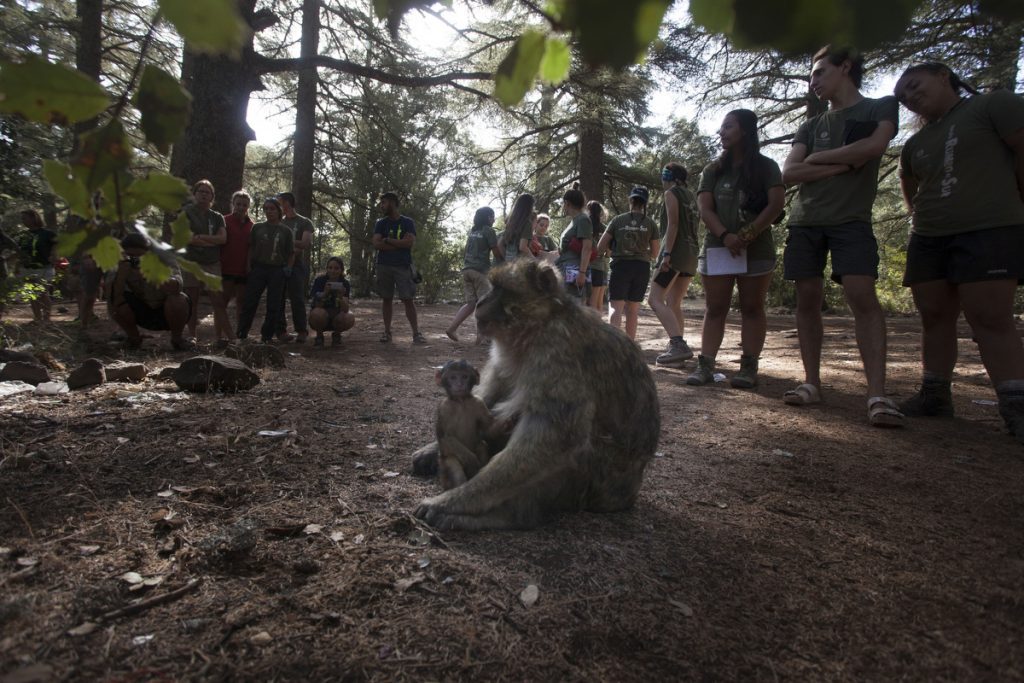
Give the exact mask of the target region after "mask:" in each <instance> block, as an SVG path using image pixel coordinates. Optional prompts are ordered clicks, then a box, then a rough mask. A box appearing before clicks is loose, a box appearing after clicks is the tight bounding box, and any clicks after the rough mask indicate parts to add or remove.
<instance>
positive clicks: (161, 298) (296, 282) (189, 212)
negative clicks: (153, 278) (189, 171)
mask: <svg viewBox="0 0 1024 683" xmlns="http://www.w3.org/2000/svg"><path fill="white" fill-rule="evenodd" d="M215 196H216V195H215V191H214V187H213V184H212V183H210V181H208V180H200V181H199V182H197V183H196V184H195V185H194V186H193V187H192V197H193V202H192V203H190V204H189V205H188V206H187V207H185V209H184V211H183V213H184V215H185V217H186V219H187V220H188V224H189V229H190V231H191V236H190V237H189V241H188V245H187V246H186V248H185V256H186V258H187V259H188V261H190V262H191V263H187V264H184V265H183V267H182V269H181V270H179V269H174V270H172V273H171V277H170V278H169V279H168V280H167V281H165V282H163V283H161V284H159V285H153V284H152V283H150V282H147V281H146V280H145V279H144V278H143V277H142V276H141V272H140V265H141V258H142V257H143V256H144V255H145V254H146V252H148V250H149V242H148V240H147V239H146V238H145V237H144V236H142V235H141V234H131V235H128V236H127V237H125V238H124V239H123V240H122V242H121V246H122V249H123V251H124V253H125V256H126V257H125V259H123V261H122V262H121V263H120V264H119V267H118V270H117V271H116V273H115V275H114V277H113V278H112V279H111V283H110V287H111V291H110V294H109V299H108V300H109V302H110V307H111V312H112V316H113V318H114V320H115V321H117V323H118V324H119V325H120V326H121V327H122V328H123V329H124V331H125V334H126V337H127V344H128V346H129V347H130V348H138V347H139V346H140V345H141V344H142V336H141V333H140V332H139V328H140V327H142V328H145V329H149V330H169V331H170V332H171V343H172V346H173V347H174V348H176V349H189V348H194V347H195V345H196V344H195V342H196V333H197V327H198V314H197V313H198V311H197V309H198V303H199V297H200V296H201V295H202V294H204V293H205V294H206V295H207V296H208V297H209V298H210V303H211V306H212V308H213V316H214V330H215V334H216V337H217V342H218V343H219V344H220V345H227V344H228V343H230V342H231V341H232V340H234V339H242V340H244V339H246V338H248V335H249V330H250V328H251V327H252V325H253V320H254V318H255V317H256V313H257V310H258V308H259V305H260V302H261V300H262V299H263V298H264V294H266V315H265V316H264V320H263V325H262V327H261V328H260V338H261V340H262V341H263V342H269V341H271V340H272V339H273V338H274V337H275V336H276V337H277V338H278V339H279V340H281V341H293V340H298V341H300V342H302V341H305V340H306V339H307V338H308V336H309V327H312V329H313V330H314V331H315V332H316V339H315V342H314V343H315V345H317V346H323V345H324V339H325V337H324V333H325V332H327V331H330V332H331V333H332V345H338V344H340V343H341V333H342V332H343V331H345V330H347V329H349V328H351V327H352V325H353V324H354V323H355V320H354V318H353V316H352V314H351V312H350V311H349V296H350V293H351V288H350V286H349V283H348V281H347V280H346V279H345V270H344V262H343V261H342V260H341V258H339V257H334V258H332V259H330V260H329V261H328V264H327V269H326V272H325V273H324V274H323V275H321V276H320V277H318V278H316V279H315V280H314V282H313V285H312V287H311V293H310V299H311V302H312V310H311V311H310V313H309V315H308V317H307V312H306V297H305V287H306V280H307V271H306V266H305V260H304V253H305V251H306V249H307V248H308V247H309V245H310V242H311V238H312V234H313V224H312V222H311V221H310V220H309V219H308V218H306V217H305V216H301V215H299V214H298V213H296V211H295V197H294V195H292V194H291V193H290V192H284V193H281V194H279V195H277V196H272V197H267V198H266V199H265V200H264V201H263V204H262V206H261V209H262V212H263V217H264V220H263V221H261V222H259V223H254V222H253V220H252V218H251V217H250V216H249V211H250V208H251V205H252V198H251V197H250V195H249V194H248V193H247V192H245V191H244V190H239V191H237V192H235V193H234V194H233V195H232V197H231V213H230V214H228V215H226V216H225V215H222V214H220V213H219V212H217V211H215V210H214V209H213V208H212V207H213V201H214V199H215ZM182 271H183V272H182ZM211 279H213V280H215V279H219V280H220V281H221V284H222V288H221V290H219V291H218V290H217V289H216V288H214V287H211V286H210V284H211ZM231 301H234V302H235V308H236V312H237V316H238V322H237V325H236V326H235V327H234V328H233V329H232V327H231V324H230V321H229V318H228V312H227V307H228V304H229V303H230V302H231ZM287 303H290V304H291V308H292V320H293V323H294V325H295V331H296V334H294V335H293V334H290V333H288V331H287V323H286V320H285V312H286V311H285V306H286V304H287ZM185 328H187V335H186V334H185Z"/></svg>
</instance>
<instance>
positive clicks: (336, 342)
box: [331, 332, 341, 346]
mask: <svg viewBox="0 0 1024 683" xmlns="http://www.w3.org/2000/svg"><path fill="white" fill-rule="evenodd" d="M331 346H341V332H332V333H331Z"/></svg>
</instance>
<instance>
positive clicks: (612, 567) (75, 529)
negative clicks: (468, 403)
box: [0, 301, 1024, 683]
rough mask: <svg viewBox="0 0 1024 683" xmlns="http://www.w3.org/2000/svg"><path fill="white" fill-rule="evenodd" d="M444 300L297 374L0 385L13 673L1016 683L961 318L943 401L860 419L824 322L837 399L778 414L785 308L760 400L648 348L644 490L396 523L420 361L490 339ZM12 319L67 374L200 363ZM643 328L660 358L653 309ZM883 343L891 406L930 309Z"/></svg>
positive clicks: (1006, 528)
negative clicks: (483, 523)
mask: <svg viewBox="0 0 1024 683" xmlns="http://www.w3.org/2000/svg"><path fill="white" fill-rule="evenodd" d="M700 304H701V302H700V301H696V302H689V303H688V305H693V306H694V309H693V310H692V311H691V312H690V315H689V317H688V325H689V329H688V330H687V338H688V339H689V340H690V342H691V344H694V343H696V342H697V341H698V340H699V323H700V320H699V316H700V310H699V306H700ZM72 310H73V307H72ZM454 312H455V308H454V307H453V306H443V305H439V306H424V307H421V308H420V316H421V317H420V319H421V324H422V327H423V329H424V330H425V332H426V333H427V335H428V338H429V340H430V345H429V346H427V347H413V346H412V345H411V343H410V335H409V332H408V327H407V325H406V323H405V320H404V317H403V316H401V313H400V312H398V315H396V323H395V332H396V338H395V341H394V343H393V344H391V345H387V346H385V345H382V344H380V343H378V342H377V336H378V335H379V333H380V330H381V326H380V323H379V313H378V310H377V304H376V303H374V302H372V301H366V302H359V303H357V307H356V313H357V316H358V322H357V327H356V329H355V330H353V331H352V332H351V333H348V334H346V341H345V344H344V347H343V348H341V349H330V348H328V349H326V350H314V349H313V348H312V346H311V345H301V346H300V345H294V344H293V345H287V346H283V347H282V348H283V349H284V350H285V351H286V352H287V353H286V355H287V361H288V367H287V368H286V369H284V370H280V371H275V370H262V371H260V374H261V377H262V380H263V381H262V383H261V384H260V385H259V386H258V387H257V388H255V389H254V390H252V391H249V392H247V393H244V394H236V395H208V396H196V395H183V394H175V393H172V392H173V391H174V385H173V384H169V383H166V382H157V381H156V380H154V379H149V380H147V381H146V382H144V383H141V384H138V385H115V384H106V385H102V386H100V387H96V388H94V389H92V390H88V391H79V392H73V393H72V394H70V395H64V396H61V397H50V398H39V397H33V396H31V395H24V394H23V395H19V396H15V397H11V398H7V399H0V546H2V548H0V681H21V682H22V683H24V682H26V681H46V680H106V681H154V680H156V681H176V680H239V681H264V680H341V681H361V680H381V681H383V680H387V681H392V680H509V681H527V680H529V681H534V680H538V681H548V680H558V681H651V680H678V679H682V680H694V679H699V680H776V679H796V680H927V681H935V680H949V681H972V680H984V681H1003V680H1007V681H1008V680H1021V679H1024V450H1022V449H1021V447H1020V446H1019V445H1017V444H1016V442H1014V441H1013V440H1012V439H1011V438H1010V437H1009V436H1008V435H1007V434H1006V433H1005V431H1004V429H1003V426H1002V423H1001V420H1000V419H999V417H998V414H997V411H996V408H995V406H993V405H989V404H987V403H984V402H985V401H990V400H991V399H993V398H994V395H993V392H992V391H991V389H990V387H989V385H988V383H987V379H986V377H985V375H984V371H983V368H982V367H981V364H980V360H979V357H978V354H977V349H976V347H975V346H974V344H973V343H972V342H971V340H970V335H969V333H968V331H967V329H966V327H964V328H962V330H961V340H960V349H961V362H960V365H959V368H958V370H959V372H958V376H957V379H956V383H955V385H954V391H955V398H956V410H957V418H956V419H955V420H952V421H945V422H943V421H939V422H935V421H927V420H918V421H912V422H911V424H910V425H909V427H908V428H907V429H904V430H900V431H890V430H880V429H872V428H870V427H869V426H867V423H866V411H865V405H864V397H863V395H862V391H863V389H862V382H861V379H860V374H859V359H858V355H857V351H856V347H855V344H854V339H853V332H852V321H851V320H849V319H847V318H842V317H829V318H827V321H826V324H827V328H826V353H827V361H826V371H825V381H826V383H827V387H826V401H827V403H826V405H824V406H821V407H814V408H805V409H800V408H792V407H789V406H786V405H784V404H783V403H782V401H781V400H780V397H781V396H782V393H783V391H785V390H786V389H788V388H791V387H792V386H793V385H794V384H795V381H796V380H797V379H798V378H799V377H800V376H801V373H800V361H799V356H798V350H797V341H796V337H795V331H794V330H793V327H794V322H793V319H792V316H789V315H778V316H773V317H772V319H771V321H770V322H771V331H770V333H769V337H768V343H767V346H766V348H765V351H764V355H763V360H762V366H761V367H762V380H761V385H760V386H759V387H758V388H757V389H756V390H755V391H741V390H735V389H731V388H730V387H729V386H728V384H727V383H720V384H717V385H714V386H709V387H702V388H693V387H688V386H686V385H685V383H684V381H683V380H684V378H685V374H686V372H687V371H688V370H687V371H675V370H660V369H659V370H655V372H654V376H655V379H656V381H657V385H658V390H659V394H660V397H661V411H662V425H663V431H662V435H661V442H660V447H659V454H658V457H657V458H655V459H654V460H653V461H652V462H651V464H650V466H649V467H648V469H647V473H646V478H645V482H644V486H643V488H642V490H641V495H640V499H639V501H638V503H637V505H636V507H635V509H633V510H631V511H629V512H626V513H621V514H610V515H596V514H572V515H566V516H563V517H561V518H559V519H556V520H554V521H552V522H551V523H550V524H547V525H546V526H543V527H541V528H539V529H536V530H534V531H527V532H521V531H517V532H500V533H494V532H489V533H463V532H459V533H444V534H434V533H431V532H430V530H429V529H427V528H425V527H422V526H421V525H419V524H418V523H417V522H415V521H414V520H413V519H412V518H411V517H410V514H409V513H410V511H411V510H412V509H413V508H414V507H415V505H416V503H417V501H419V500H420V499H421V498H423V497H425V496H428V495H431V494H433V493H434V492H435V491H437V490H438V485H437V483H436V482H435V481H432V480H423V479H417V478H414V477H412V476H411V475H410V472H409V464H410V460H409V455H410V453H411V452H412V451H413V450H414V449H415V448H416V447H418V446H420V445H422V444H423V443H425V442H427V441H430V440H431V432H432V418H433V411H434V406H435V404H436V402H437V400H438V398H439V392H438V390H437V389H436V388H435V387H434V384H433V372H434V370H433V368H434V366H436V365H438V364H440V363H441V362H443V361H444V360H447V359H450V358H454V357H466V358H468V359H470V360H472V361H473V362H475V363H477V364H483V363H484V361H485V351H484V350H482V349H481V348H479V347H474V346H470V345H455V344H453V343H451V342H450V341H449V340H447V339H446V338H445V337H444V336H443V330H444V328H445V326H446V325H447V323H448V321H449V320H450V318H451V316H452V315H453V314H454ZM12 313H13V315H12V316H10V319H13V320H14V321H15V322H19V321H20V322H21V323H22V324H21V325H19V326H16V327H8V332H10V333H13V334H14V335H15V336H16V337H17V338H18V339H17V341H20V342H26V341H31V342H33V343H34V345H35V350H36V351H41V350H49V351H51V352H52V353H53V354H54V355H55V356H56V357H57V358H58V359H59V360H60V361H63V363H65V364H66V365H67V366H68V367H69V369H71V368H73V367H76V363H77V362H79V361H81V360H82V359H84V358H87V357H90V356H98V357H103V358H109V359H115V358H125V357H127V358H131V359H136V360H142V361H144V362H145V363H147V365H148V366H149V369H150V370H152V371H154V372H155V371H157V370H159V369H160V368H162V367H165V366H168V365H175V364H176V363H177V362H180V361H181V360H182V359H183V358H185V357H187V354H181V353H171V352H170V351H169V350H168V344H167V339H166V336H160V337H155V338H153V339H149V340H147V342H146V345H145V347H144V349H143V351H141V352H135V353H132V354H130V355H128V356H126V355H125V354H124V353H123V352H119V351H116V350H115V349H114V348H113V347H111V346H110V345H109V344H106V343H105V340H106V339H107V338H108V337H109V333H110V328H109V326H107V325H108V324H107V323H104V326H101V327H100V328H99V329H97V330H94V331H93V332H92V335H91V337H90V340H88V341H85V342H83V341H82V340H79V339H78V338H77V336H76V332H75V326H74V324H73V323H72V322H70V320H69V318H70V317H71V316H73V312H72V313H68V314H64V315H59V316H56V322H55V324H53V325H52V326H49V327H46V328H40V327H39V326H36V325H35V324H26V319H27V311H25V310H23V309H16V310H14V311H13V312H12ZM737 322H738V320H736V319H730V326H729V330H728V334H727V337H726V343H725V345H724V346H723V351H722V352H721V353H720V354H719V355H720V359H721V362H720V365H721V366H723V367H724V369H725V371H726V373H727V374H731V372H732V371H734V370H735V369H736V368H738V364H737V361H738V357H739V350H738V346H737V344H738V327H737V325H736V323H737ZM471 327H472V322H469V323H467V324H466V326H465V327H464V328H463V329H464V333H465V334H466V336H468V337H472V332H471ZM211 330H212V327H211V325H210V321H209V320H206V321H205V322H204V326H203V327H202V328H201V332H203V333H205V334H206V335H207V336H209V335H210V333H211ZM639 336H640V339H641V346H642V348H643V350H644V353H645V355H646V356H647V357H648V358H649V359H650V361H651V363H652V366H653V362H654V358H655V356H656V355H657V353H658V352H660V350H661V349H662V347H663V345H664V341H663V339H662V336H661V331H660V328H659V327H658V325H657V321H656V320H655V318H654V317H653V315H651V314H650V313H649V312H645V313H644V315H643V317H642V319H641V328H640V335H639ZM890 345H891V348H890V367H891V374H890V376H891V384H890V387H891V391H892V394H893V395H894V397H896V398H901V397H906V396H907V395H909V394H910V393H911V392H913V391H914V390H915V389H916V382H917V378H918V375H919V369H918V356H917V348H918V334H917V325H916V321H915V320H914V319H911V318H905V319H893V320H891V321H890ZM597 364H598V360H597V359H595V371H599V367H597ZM56 374H60V373H56ZM154 392H162V395H161V394H160V393H154ZM979 401H981V402H982V403H979ZM263 430H287V431H288V432H291V433H289V434H286V435H285V436H283V437H272V436H260V435H259V434H258V432H260V431H263ZM528 586H534V587H536V591H537V593H536V595H537V599H536V602H535V603H533V604H530V603H531V600H530V595H529V594H530V593H532V592H533V589H529V590H527V591H526V593H525V594H524V590H526V589H527V588H528ZM161 600H164V602H162V603H161V602H160V601H161ZM140 601H143V602H140ZM145 601H154V602H155V603H156V604H154V603H153V602H145Z"/></svg>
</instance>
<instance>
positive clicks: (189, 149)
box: [171, 0, 263, 213]
mask: <svg viewBox="0 0 1024 683" xmlns="http://www.w3.org/2000/svg"><path fill="white" fill-rule="evenodd" d="M238 5H239V10H240V12H241V14H242V17H243V18H244V19H245V20H246V21H249V22H250V24H251V23H252V20H253V14H254V12H253V10H254V7H255V5H256V0H239V3H238ZM254 61H255V53H254V51H253V41H252V38H251V37H250V39H249V41H248V43H247V44H246V45H245V46H244V47H243V48H242V54H241V58H240V59H239V60H237V61H236V60H233V59H229V58H227V57H211V56H209V55H204V54H193V53H191V52H189V51H188V46H186V54H185V56H184V58H183V59H182V67H181V77H182V82H183V84H184V85H185V87H186V88H187V89H188V90H189V92H191V93H192V117H191V119H190V120H189V123H188V126H187V127H186V128H185V134H184V136H183V137H182V140H181V142H180V143H179V144H177V145H175V150H174V155H173V156H172V159H171V171H172V172H173V173H174V174H175V175H178V176H181V177H182V178H184V179H185V182H187V183H189V184H190V185H191V184H192V183H195V182H196V181H198V180H201V179H204V178H205V179H207V180H209V181H210V182H212V183H213V186H214V188H215V190H216V193H217V197H216V200H215V201H214V208H215V209H217V210H218V211H220V212H222V213H227V212H228V211H230V203H231V194H232V193H233V192H235V191H236V190H238V189H240V188H241V187H242V174H243V171H244V170H245V147H246V145H247V144H249V142H250V141H251V140H255V139H256V134H255V132H254V131H253V129H252V128H250V127H249V124H248V123H247V122H246V114H247V112H248V108H249V96H250V95H251V94H252V92H253V91H254V90H262V89H263V83H262V82H261V81H260V76H259V73H258V71H257V69H256V68H255V66H254Z"/></svg>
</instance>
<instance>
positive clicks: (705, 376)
mask: <svg viewBox="0 0 1024 683" xmlns="http://www.w3.org/2000/svg"><path fill="white" fill-rule="evenodd" d="M714 379H715V361H714V360H712V359H710V358H705V357H704V356H697V368H696V369H695V370H694V371H693V372H692V373H690V376H689V377H687V378H686V383H687V384H689V385H690V386H692V387H699V386H701V385H704V384H707V383H708V382H713V381H714Z"/></svg>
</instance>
